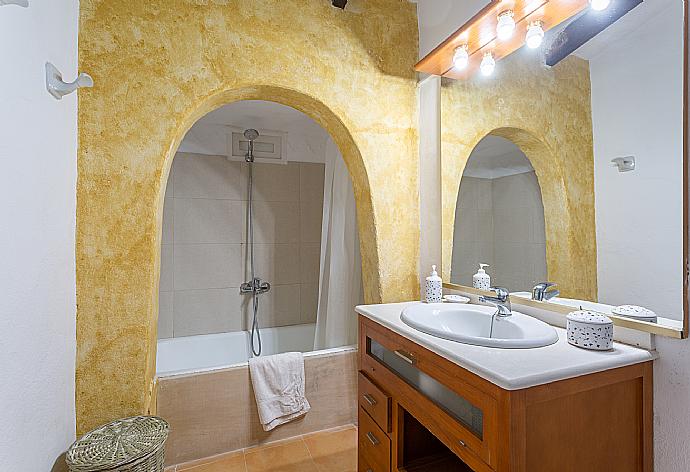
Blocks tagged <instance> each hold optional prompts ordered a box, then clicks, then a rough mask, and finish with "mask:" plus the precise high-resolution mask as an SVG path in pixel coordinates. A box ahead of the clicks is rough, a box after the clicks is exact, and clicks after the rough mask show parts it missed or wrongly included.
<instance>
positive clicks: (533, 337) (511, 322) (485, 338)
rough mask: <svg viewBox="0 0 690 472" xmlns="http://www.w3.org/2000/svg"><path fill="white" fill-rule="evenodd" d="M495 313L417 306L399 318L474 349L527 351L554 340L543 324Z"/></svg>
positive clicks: (484, 309) (444, 305)
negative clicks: (496, 348) (479, 347)
mask: <svg viewBox="0 0 690 472" xmlns="http://www.w3.org/2000/svg"><path fill="white" fill-rule="evenodd" d="M495 312H496V308H494V307H489V306H479V305H457V304H450V303H420V304H418V305H413V306H410V307H407V308H405V309H404V310H403V312H402V314H401V315H400V318H401V319H402V321H403V322H404V323H405V324H407V325H408V326H411V327H412V328H414V329H417V330H419V331H421V332H423V333H427V334H430V335H432V336H436V337H439V338H443V339H448V340H450V341H457V342H460V343H465V344H474V345H477V346H486V347H498V348H504V349H527V348H534V347H543V346H548V345H549V344H553V343H555V342H556V341H558V334H557V333H556V330H555V329H553V327H551V326H550V325H548V324H546V323H544V322H543V321H540V320H538V319H536V318H532V317H531V316H527V315H525V314H522V313H518V312H516V311H513V315H512V316H509V317H506V318H500V317H498V316H496V317H494V316H493V314H494V313H495ZM492 319H493V320H494V321H493V330H492V327H491V322H492Z"/></svg>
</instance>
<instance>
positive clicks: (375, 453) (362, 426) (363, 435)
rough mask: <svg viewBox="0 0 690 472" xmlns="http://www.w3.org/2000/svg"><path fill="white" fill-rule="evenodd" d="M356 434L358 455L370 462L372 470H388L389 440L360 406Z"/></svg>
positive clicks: (373, 471) (376, 471)
mask: <svg viewBox="0 0 690 472" xmlns="http://www.w3.org/2000/svg"><path fill="white" fill-rule="evenodd" d="M358 435H359V440H358V443H359V456H360V457H363V459H364V461H365V462H366V463H367V464H370V467H371V468H372V472H388V471H389V470H390V468H391V440H390V439H388V436H386V433H384V432H383V430H382V429H381V428H379V426H378V425H377V424H376V422H375V421H374V420H373V419H371V417H370V416H369V414H368V413H367V412H366V411H364V409H363V408H361V407H360V408H359V428H358ZM360 463H361V462H360ZM372 466H373V467H372ZM364 472H366V469H365V470H364Z"/></svg>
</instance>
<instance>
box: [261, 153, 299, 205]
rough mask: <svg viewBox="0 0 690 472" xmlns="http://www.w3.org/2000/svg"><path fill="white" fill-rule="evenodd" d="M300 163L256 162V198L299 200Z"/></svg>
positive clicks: (284, 200)
mask: <svg viewBox="0 0 690 472" xmlns="http://www.w3.org/2000/svg"><path fill="white" fill-rule="evenodd" d="M299 177H300V164H299V163H297V162H290V163H288V164H287V165H281V164H265V163H258V164H254V184H253V185H254V200H255V201H273V202H297V201H299V188H300V187H299Z"/></svg>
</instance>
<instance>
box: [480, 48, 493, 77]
mask: <svg viewBox="0 0 690 472" xmlns="http://www.w3.org/2000/svg"><path fill="white" fill-rule="evenodd" d="M479 67H480V69H481V71H482V75H483V76H484V77H488V76H490V75H492V74H493V73H494V70H495V69H496V60H495V59H494V55H493V54H492V53H490V52H487V53H486V54H484V59H482V64H481V65H480V66H479Z"/></svg>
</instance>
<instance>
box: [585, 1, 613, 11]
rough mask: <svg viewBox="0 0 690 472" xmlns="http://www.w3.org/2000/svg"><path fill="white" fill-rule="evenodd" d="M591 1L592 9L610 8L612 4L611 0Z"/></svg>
mask: <svg viewBox="0 0 690 472" xmlns="http://www.w3.org/2000/svg"><path fill="white" fill-rule="evenodd" d="M589 3H590V5H591V6H592V10H596V11H601V10H606V9H607V8H608V6H609V5H610V4H611V0H590V2H589Z"/></svg>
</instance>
